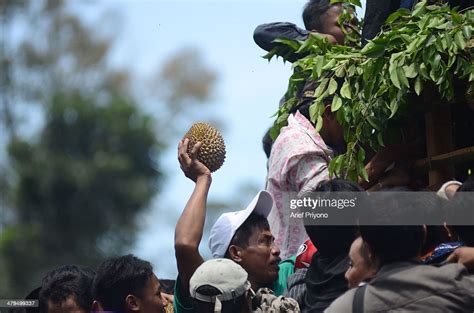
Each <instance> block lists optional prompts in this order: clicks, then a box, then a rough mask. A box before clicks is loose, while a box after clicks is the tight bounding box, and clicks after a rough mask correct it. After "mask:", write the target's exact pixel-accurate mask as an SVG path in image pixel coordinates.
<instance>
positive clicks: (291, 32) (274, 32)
mask: <svg viewBox="0 0 474 313" xmlns="http://www.w3.org/2000/svg"><path fill="white" fill-rule="evenodd" d="M308 34H309V32H308V31H307V30H305V29H302V28H299V27H298V26H296V25H295V24H292V23H284V22H277V23H268V24H262V25H259V26H257V28H255V31H254V33H253V40H254V41H255V43H256V44H257V45H258V46H259V47H260V48H262V49H263V50H265V51H268V52H270V51H271V50H272V49H273V48H275V47H282V48H283V49H282V50H281V51H279V53H278V55H279V56H281V57H283V58H284V59H285V60H287V61H289V62H294V61H296V60H297V59H299V58H301V57H302V56H301V55H297V54H295V53H293V51H292V50H291V49H290V48H289V47H287V46H285V45H283V44H280V43H276V42H273V41H274V40H275V39H277V38H284V39H292V40H306V39H308Z"/></svg>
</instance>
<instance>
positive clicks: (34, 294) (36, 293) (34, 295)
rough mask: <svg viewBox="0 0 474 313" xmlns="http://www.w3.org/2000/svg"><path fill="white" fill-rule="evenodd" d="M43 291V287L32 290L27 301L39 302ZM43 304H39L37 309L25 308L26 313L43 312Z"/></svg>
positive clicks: (26, 298)
mask: <svg viewBox="0 0 474 313" xmlns="http://www.w3.org/2000/svg"><path fill="white" fill-rule="evenodd" d="M40 291H41V286H40V287H37V288H35V289H33V290H31V291H30V292H29V293H28V294H27V295H26V297H25V300H38V299H39V293H40ZM42 306H43V304H42V303H39V305H38V306H37V307H28V308H25V311H24V312H25V313H39V312H41V311H42V310H43V307H42Z"/></svg>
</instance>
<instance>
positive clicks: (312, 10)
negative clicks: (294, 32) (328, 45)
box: [303, 0, 345, 44]
mask: <svg viewBox="0 0 474 313" xmlns="http://www.w3.org/2000/svg"><path fill="white" fill-rule="evenodd" d="M342 12H343V7H342V5H341V4H340V3H339V4H333V5H331V4H330V3H329V0H309V2H308V3H307V4H306V6H305V8H304V10H303V21H304V25H305V27H306V30H309V31H316V32H318V33H321V34H328V35H332V36H334V38H335V39H336V41H337V43H339V44H343V43H344V37H345V34H344V32H343V31H342V29H341V28H340V26H339V23H338V21H339V16H340V15H341V14H342Z"/></svg>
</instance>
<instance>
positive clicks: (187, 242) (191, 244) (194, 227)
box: [174, 139, 212, 291]
mask: <svg viewBox="0 0 474 313" xmlns="http://www.w3.org/2000/svg"><path fill="white" fill-rule="evenodd" d="M188 142H189V141H188V139H185V140H181V141H180V143H179V147H178V160H179V164H180V166H181V170H182V171H183V173H184V174H185V175H186V177H188V178H189V179H191V180H192V181H194V182H195V183H196V185H195V187H194V191H193V193H192V194H191V197H190V198H189V200H188V202H187V203H186V207H185V208H184V210H183V213H182V214H181V216H180V218H179V220H178V223H177V224H176V230H175V236H174V248H175V256H176V261H177V265H178V272H179V276H180V279H181V283H182V286H183V291H188V290H189V280H190V278H191V276H192V275H193V273H194V271H195V270H196V269H197V268H198V267H199V265H201V264H202V263H203V262H204V260H203V258H202V256H201V255H200V254H199V243H200V242H201V239H202V233H203V228H204V222H205V219H206V203H207V194H208V192H209V188H210V185H211V181H212V178H211V172H210V171H209V169H208V168H207V167H206V166H205V165H204V164H202V163H201V162H199V161H198V160H197V154H198V152H199V149H200V147H201V144H200V143H197V144H196V145H195V146H194V147H193V149H192V151H191V153H190V154H188V153H187V148H188Z"/></svg>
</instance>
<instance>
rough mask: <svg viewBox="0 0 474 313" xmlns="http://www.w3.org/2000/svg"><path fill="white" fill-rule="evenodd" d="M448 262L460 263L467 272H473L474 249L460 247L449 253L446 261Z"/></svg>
mask: <svg viewBox="0 0 474 313" xmlns="http://www.w3.org/2000/svg"><path fill="white" fill-rule="evenodd" d="M447 261H448V262H452V263H455V262H457V263H460V264H462V265H464V266H465V267H466V268H467V269H468V270H470V271H474V248H472V247H462V248H457V249H456V250H454V252H453V253H451V254H450V255H449V257H448V259H447Z"/></svg>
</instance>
